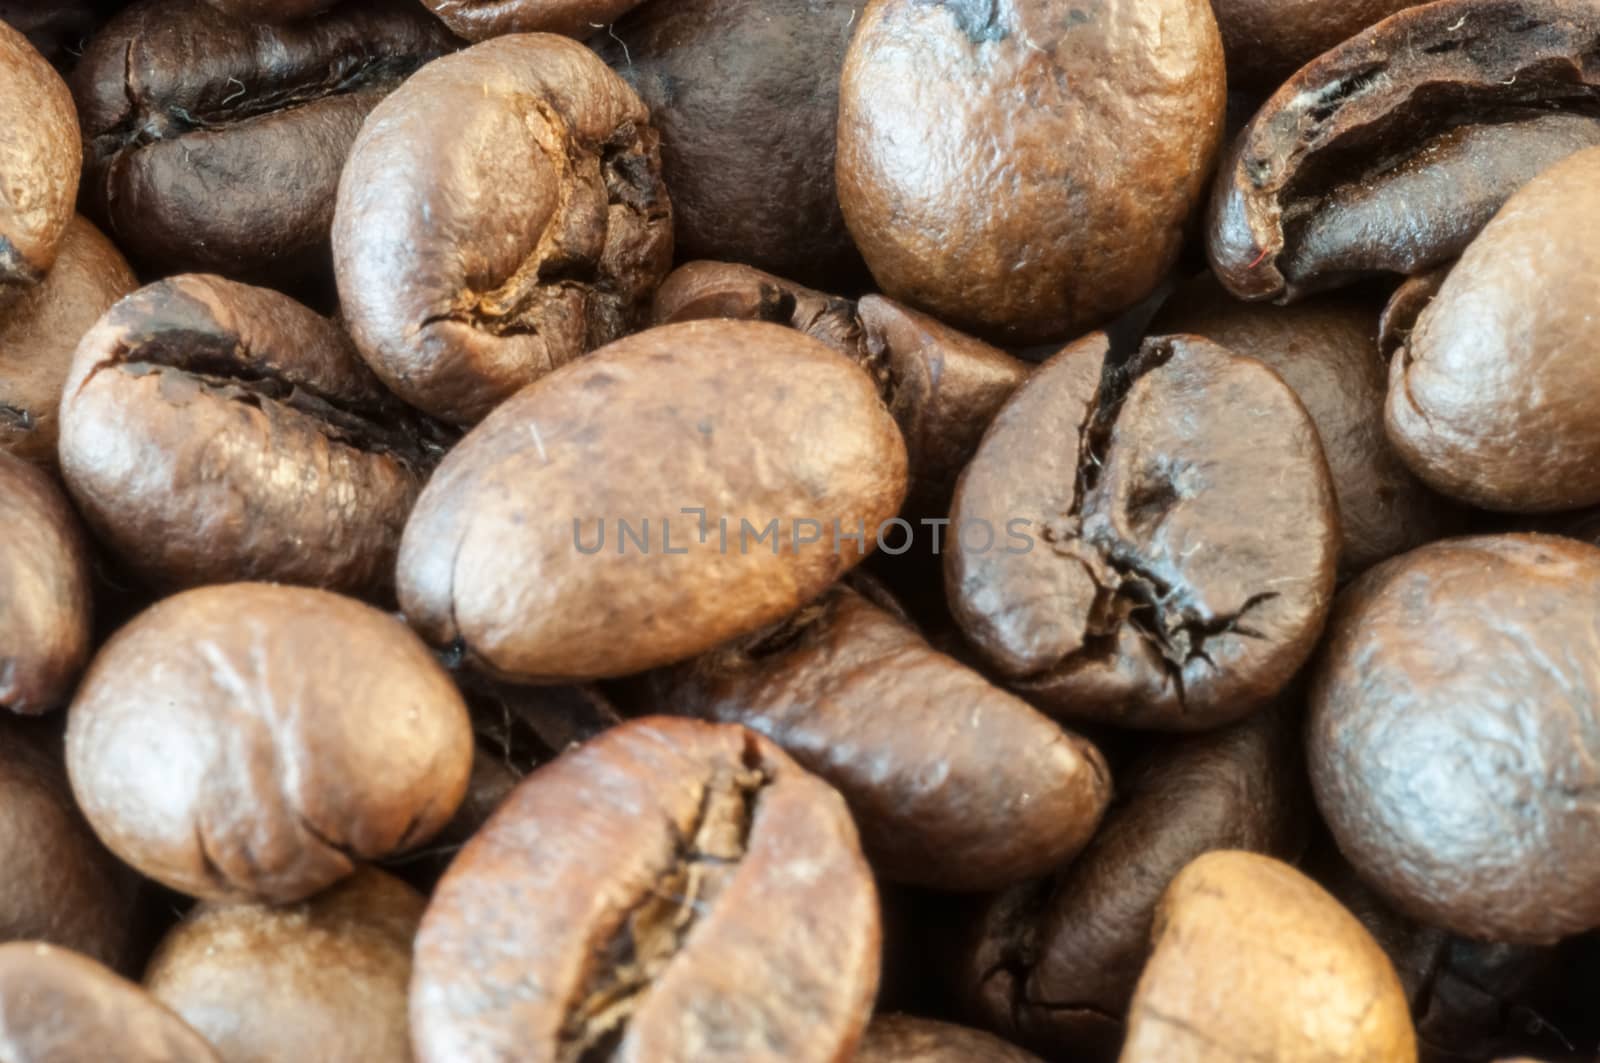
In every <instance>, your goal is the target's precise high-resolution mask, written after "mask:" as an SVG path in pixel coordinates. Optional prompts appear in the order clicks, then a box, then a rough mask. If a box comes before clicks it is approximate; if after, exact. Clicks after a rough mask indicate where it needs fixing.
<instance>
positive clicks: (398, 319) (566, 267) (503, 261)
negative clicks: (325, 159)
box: [333, 34, 672, 423]
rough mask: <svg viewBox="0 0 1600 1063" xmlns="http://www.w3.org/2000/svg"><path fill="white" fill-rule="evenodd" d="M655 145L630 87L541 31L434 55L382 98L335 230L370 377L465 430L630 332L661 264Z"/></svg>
mask: <svg viewBox="0 0 1600 1063" xmlns="http://www.w3.org/2000/svg"><path fill="white" fill-rule="evenodd" d="M657 139H658V138H657V135H656V131H655V130H654V129H653V128H651V126H650V125H649V113H648V112H647V111H646V110H645V107H644V105H643V104H642V103H640V102H639V98H638V97H637V96H635V95H634V93H633V90H632V89H630V88H628V86H627V85H626V84H624V83H623V81H622V80H621V79H620V78H618V77H617V76H616V75H615V74H613V73H612V72H611V71H610V70H609V69H607V68H606V66H605V64H604V63H602V62H600V60H599V59H597V58H596V57H595V55H594V53H593V52H591V51H589V50H588V49H587V48H585V47H584V46H583V45H581V44H578V43H576V42H574V41H570V40H568V39H566V38H564V37H555V36H550V35H547V34H520V35H516V36H511V37H501V38H497V39H495V40H491V41H485V42H484V43H482V44H478V45H475V46H473V47H471V48H468V49H466V50H465V51H462V52H457V53H456V54H454V55H451V56H447V57H445V58H443V59H439V60H436V61H434V62H432V63H430V64H428V66H427V67H425V68H424V69H423V70H421V71H419V72H418V73H417V74H416V75H415V76H413V77H412V78H411V79H410V80H409V81H407V82H406V84H405V85H404V86H403V87H401V89H400V90H399V91H397V92H395V93H394V94H393V95H392V96H390V97H389V98H388V99H386V100H384V101H383V103H381V104H380V105H379V106H378V107H377V108H376V109H375V110H374V111H373V114H372V118H371V120H369V121H368V122H367V124H366V125H365V126H364V127H363V129H362V132H361V135H360V136H359V137H357V139H356V144H355V147H354V148H353V149H352V150H351V153H350V161H349V163H348V164H347V165H346V166H345V170H344V176H343V178H342V180H341V182H340V186H339V204H338V208H337V211H336V216H335V219H334V233H333V246H334V258H335V265H336V269H337V274H338V280H339V294H340V296H341V297H342V299H343V301H344V313H345V315H346V317H347V318H348V321H349V325H350V331H351V335H352V336H354V337H355V341H356V345H357V346H358V347H360V348H361V350H362V353H363V354H364V355H365V356H366V358H367V360H368V362H369V363H370V364H371V365H372V367H373V368H374V369H375V370H377V372H378V375H379V376H381V377H383V379H384V380H385V382H387V383H388V384H389V386H390V387H392V388H393V389H394V390H395V391H396V392H397V393H399V395H400V396H401V397H402V398H404V399H406V400H407V401H408V402H411V403H412V404H414V405H416V406H419V407H421V408H422V409H424V410H427V411H429V412H430V413H433V414H435V415H436V416H439V417H443V418H445V419H447V420H452V421H457V422H460V423H472V422H476V421H478V420H480V419H482V418H483V416H484V415H485V414H487V413H488V412H489V411H490V410H491V409H493V408H494V407H495V406H496V405H497V404H498V403H500V402H501V401H503V400H505V399H507V398H509V397H510V396H511V395H512V394H513V393H514V392H515V391H516V390H517V389H518V388H520V387H522V386H523V385H524V384H527V383H529V382H530V381H532V380H534V379H536V378H538V377H540V376H542V375H544V374H545V373H547V372H549V371H550V370H551V369H554V368H556V367H558V366H561V365H563V364H565V363H567V362H570V361H571V360H573V359H574V358H577V357H578V356H579V355H581V354H583V353H585V352H587V351H590V350H593V349H594V348H595V347H599V346H601V345H603V344H605V343H609V342H610V341H612V340H615V339H618V338H619V337H621V336H623V335H625V334H626V333H628V332H629V331H631V330H632V329H633V328H634V327H635V326H636V325H637V324H638V323H639V322H640V320H641V319H642V318H643V317H644V315H645V313H646V311H647V310H648V307H649V301H650V295H651V293H652V292H653V291H654V290H655V287H656V285H657V284H659V283H660V281H661V278H662V277H664V276H666V274H667V271H668V269H669V268H670V267H671V263H672V210H671V207H670V205H669V203H668V200H667V193H666V188H665V186H664V185H663V184H662V181H661V164H660V160H659V158H658V153H657V146H656V145H657ZM486 144H492V145H494V149H493V150H492V151H491V150H485V149H484V145H486Z"/></svg>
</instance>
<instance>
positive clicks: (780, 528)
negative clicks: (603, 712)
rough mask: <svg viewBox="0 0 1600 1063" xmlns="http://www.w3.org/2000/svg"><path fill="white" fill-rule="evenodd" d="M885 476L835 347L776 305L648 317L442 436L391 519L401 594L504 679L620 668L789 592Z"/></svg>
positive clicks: (878, 502)
mask: <svg viewBox="0 0 1600 1063" xmlns="http://www.w3.org/2000/svg"><path fill="white" fill-rule="evenodd" d="M905 489H906V455H905V444H904V443H903V442H902V441H901V438H900V432H899V430H898V429H897V428H896V427H895V424H894V421H893V419H892V418H891V417H890V416H889V413H888V411H887V410H886V409H885V408H884V407H883V404H882V402H881V401H880V400H879V398H878V394H877V390H876V388H875V387H874V386H873V382H872V380H871V379H870V378H869V377H868V376H867V375H866V374H865V373H863V372H861V371H860V369H858V368H857V367H856V366H854V365H852V364H851V363H850V362H849V361H847V360H846V359H844V358H842V357H840V356H839V355H837V354H835V353H833V352H832V351H830V350H828V349H827V348H826V347H824V346H823V345H822V344H820V343H818V342H817V341H815V340H811V339H808V338H807V337H805V336H802V335H799V334H798V333H796V332H794V331H793V330H791V329H785V328H779V327H777V326H775V325H768V324H758V323H750V322H734V321H703V322H690V323H687V324H682V325H670V326H667V327H664V328H657V329H651V330H649V331H647V332H642V333H639V334H637V335H635V336H632V337H629V338H628V339H626V340H622V341H620V342H618V343H616V344H614V345H612V346H610V347H608V348H606V349H605V350H602V351H598V352H596V353H594V354H592V355H590V356H589V357H587V358H583V359H581V360H580V361H578V362H576V363H574V364H572V365H569V366H567V367H565V368H564V369H562V370H560V371H558V372H556V373H553V374H551V375H550V376H548V377H546V378H544V379H543V380H540V381H539V382H537V383H535V384H533V385H531V386H530V387H528V388H527V389H526V390H524V391H523V392H522V393H521V394H519V395H517V396H516V397H515V398H514V399H512V400H511V401H509V402H507V403H506V404H505V405H503V406H501V407H500V408H499V409H498V410H496V411H495V412H494V413H493V414H491V415H490V417H489V418H488V419H487V420H485V421H484V422H483V424H481V425H479V426H478V427H477V428H476V429H475V430H474V431H472V432H471V433H470V434H469V435H468V436H467V437H466V438H465V439H464V440H462V442H461V443H460V444H459V445H458V446H457V447H456V448H455V449H454V450H453V451H451V452H450V454H449V455H448V456H447V457H446V458H445V460H444V461H443V462H442V463H441V464H440V466H439V470H438V472H437V473H436V474H435V475H434V477H433V479H432V481H431V482H430V483H429V484H428V487H427V489H426V490H425V491H424V492H423V495H422V497H421V499H420V500H419V502H418V503H417V508H416V510H415V512H414V513H413V515H412V518H411V521H410V523H409V524H408V525H407V526H406V532H405V538H404V540H403V541H402V543H401V549H400V566H399V589H400V602H401V605H402V606H403V607H404V609H405V613H406V616H407V617H408V618H409V619H410V620H411V622H412V624H414V625H415V626H416V627H417V628H418V630H420V631H421V632H422V633H423V635H424V636H425V637H426V638H427V639H428V640H429V641H430V642H432V643H433V644H434V645H436V646H449V647H453V648H454V649H455V650H457V651H458V652H460V653H462V654H464V655H465V657H466V658H467V659H469V660H471V661H472V662H474V663H475V664H477V665H478V666H480V667H482V668H484V669H485V670H488V671H490V672H492V673H494V674H496V675H498V676H500V677H502V678H505V679H509V680H513V681H534V682H561V681H571V680H581V679H590V678H596V677H613V676H622V675H629V674H631V673H634V672H638V671H642V670H644V669H646V668H652V667H656V666H659V665H663V664H668V663H671V662H674V661H678V660H683V659H685V658H688V657H692V656H694V655H696V654H698V653H703V652H705V651H706V650H709V649H711V648H713V647H715V646H717V645H720V644H721V643H723V642H726V641H727V640H729V639H731V638H734V637H736V636H739V635H742V634H746V633H748V632H750V631H753V630H755V629H756V628H759V627H761V626H763V625H765V624H770V623H773V622H774V621H777V620H779V619H781V618H783V617H784V616H787V615H788V614H790V613H792V612H794V610H795V609H797V608H798V607H799V606H801V605H803V604H804V603H805V602H807V601H809V600H810V599H812V598H814V597H816V596H817V595H818V594H820V593H821V592H822V591H823V590H825V589H826V588H827V587H828V586H829V585H830V584H831V583H833V582H834V581H835V580H836V579H838V578H839V577H840V576H841V575H843V574H844V573H845V572H846V571H848V570H849V569H850V568H852V567H853V566H854V565H856V564H858V563H859V562H860V561H861V559H862V557H863V556H865V552H866V551H867V550H868V549H870V548H871V546H872V544H873V543H874V540H875V535H876V529H877V528H878V527H879V525H880V524H882V523H883V522H885V521H887V520H889V519H891V518H892V517H893V516H894V515H895V513H896V512H897V511H898V509H899V507H900V503H901V500H902V499H903V498H904V496H905ZM646 521H648V522H649V523H648V525H646V524H645V522H646ZM835 525H837V528H838V531H837V533H836V532H835ZM863 529H865V531H864V537H858V538H856V539H847V538H844V536H848V535H855V536H863ZM630 536H631V538H630ZM758 537H760V538H759V539H758Z"/></svg>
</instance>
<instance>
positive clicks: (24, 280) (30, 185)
mask: <svg viewBox="0 0 1600 1063" xmlns="http://www.w3.org/2000/svg"><path fill="white" fill-rule="evenodd" d="M0 128H4V129H5V131H6V132H5V139H4V140H3V141H0V312H3V311H4V309H5V304H6V303H8V302H10V301H12V300H14V299H16V298H17V297H18V296H19V295H21V294H22V293H23V292H24V291H26V290H27V289H29V288H32V287H33V286H34V285H36V284H38V283H39V282H40V281H41V280H43V279H44V275H45V273H46V271H48V270H49V269H50V267H51V266H52V265H54V264H55V260H56V252H57V250H58V249H59V248H60V246H61V240H62V238H63V237H64V236H65V235H66V232H67V226H68V224H69V223H71V221H72V205H73V202H74V201H75V200H76V199H77V195H78V169H79V167H80V166H81V165H82V160H83V154H82V147H81V146H80V143H79V140H78V116H77V114H76V113H75V112H74V111H73V109H72V94H71V93H69V92H68V91H67V86H66V85H65V84H64V83H63V82H62V80H61V76H60V75H59V74H57V73H56V72H55V71H54V70H53V69H51V67H50V64H49V63H48V62H46V61H45V58H44V56H42V55H40V54H39V52H38V51H37V50H36V49H35V48H34V47H33V45H32V44H30V43H28V39H27V38H26V37H24V36H23V35H22V34H21V33H18V32H17V31H16V30H14V29H12V28H11V27H10V26H9V25H7V24H6V23H5V22H4V21H0ZM0 320H3V319H0Z"/></svg>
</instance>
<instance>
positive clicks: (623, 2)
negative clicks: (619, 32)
mask: <svg viewBox="0 0 1600 1063" xmlns="http://www.w3.org/2000/svg"><path fill="white" fill-rule="evenodd" d="M639 2H640V0H422V3H423V4H424V6H426V7H427V9H428V10H429V11H432V12H433V13H434V14H435V15H438V16H439V19H440V21H442V22H443V23H444V24H445V25H446V26H449V27H450V30H451V32H452V33H455V34H456V35H457V36H460V37H465V38H466V39H467V40H469V41H486V40H488V39H489V38H490V37H502V36H504V35H506V34H508V33H561V34H565V35H566V36H568V37H587V36H589V35H590V34H591V33H593V32H594V31H595V30H597V29H602V28H606V27H608V26H609V24H610V23H612V22H615V21H616V20H617V19H619V18H621V17H622V16H623V15H624V14H626V13H627V12H628V11H629V10H631V9H632V8H635V7H637V6H639Z"/></svg>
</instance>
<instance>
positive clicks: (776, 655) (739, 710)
mask: <svg viewBox="0 0 1600 1063" xmlns="http://www.w3.org/2000/svg"><path fill="white" fill-rule="evenodd" d="M648 689H649V690H650V694H651V697H650V703H651V704H654V705H660V706H664V707H668V708H670V709H671V710H672V711H673V712H675V713H682V714H685V715H692V716H699V717H702V718H704V719H709V720H716V721H719V722H722V723H740V724H744V725H745V726H746V727H749V728H751V729H752V730H755V731H759V732H761V733H762V734H764V735H766V736H767V737H768V738H770V739H772V740H773V741H774V742H776V743H777V744H778V745H779V746H781V747H783V750H784V752H786V753H788V754H789V755H790V756H792V757H794V758H795V759H796V760H797V761H799V762H800V764H801V766H803V767H805V768H806V769H807V770H809V771H813V772H816V773H817V774H818V775H820V776H821V777H822V778H824V779H826V780H827V781H828V782H830V783H832V784H833V785H834V786H836V787H838V788H839V791H840V793H842V794H843V795H844V798H845V801H847V802H848V803H849V805H850V809H851V812H852V813H854V815H855V818H856V824H857V826H858V827H859V828H860V830H861V835H862V846H863V848H865V849H866V852H867V856H868V858H869V859H870V860H871V861H872V862H873V866H874V867H875V868H876V869H877V870H878V872H879V873H880V874H882V875H884V876H886V877H888V878H890V879H893V880H895V881H899V882H910V883H914V884H918V885H923V886H929V887H932V888H934V889H942V890H973V891H986V890H993V889H999V888H1000V887H1002V886H1007V885H1010V884H1011V883H1013V882H1016V881H1018V880H1020V879H1024V878H1029V877H1031V876H1034V875H1039V874H1042V873H1043V872H1045V871H1047V870H1049V869H1050V868H1053V867H1055V866H1057V865H1059V864H1062V863H1065V862H1067V861H1069V860H1071V859H1072V857H1073V856H1074V855H1075V854H1076V853H1077V852H1078V850H1080V849H1082V848H1083V846H1084V844H1085V843H1086V842H1088V840H1089V838H1090V836H1091V835H1092V834H1093V833H1094V830H1095V827H1096V826H1097V825H1098V824H1099V822H1100V816H1101V814H1102V813H1103V812H1104V811H1105V807H1106V803H1107V802H1108V801H1109V800H1110V798H1111V780H1110V776H1109V773H1108V772H1107V769H1106V765H1105V761H1104V759H1103V758H1102V757H1101V756H1100V753H1099V751H1098V750H1096V749H1095V748H1094V746H1092V745H1090V744H1089V743H1088V742H1086V741H1084V740H1083V739H1081V738H1079V737H1078V736H1077V735H1074V734H1071V733H1069V732H1064V731H1062V730H1061V728H1059V727H1057V726H1056V725H1055V724H1054V723H1052V722H1050V721H1049V720H1047V719H1045V718H1044V717H1043V716H1041V715H1039V713H1037V712H1035V711H1034V710H1033V709H1032V708H1031V707H1030V706H1029V705H1027V704H1026V703H1025V702H1023V701H1020V700H1018V699H1017V698H1015V697H1014V696H1012V695H1011V694H1008V693H1006V692H1005V691H1003V690H1001V689H999V688H998V687H995V686H993V685H991V684H990V683H989V682H988V680H986V679H984V678H983V677H982V676H981V675H979V674H978V673H977V672H975V671H973V670H972V669H970V668H968V667H966V666H965V665H963V664H961V663H959V662H958V661H956V660H954V659H952V658H950V657H946V656H945V655H944V654H942V653H938V652H936V651H935V650H934V649H933V647H932V646H930V645H928V643H927V642H926V640H924V639H923V638H922V636H921V635H919V634H918V633H917V632H916V630H915V629H914V628H912V627H911V626H910V625H909V624H907V623H905V622H904V621H903V620H901V619H899V618H898V617H896V616H894V615H893V614H891V613H889V612H887V611H886V610H884V609H881V608H879V607H878V606H876V605H873V604H872V603H871V602H869V601H868V600H867V599H866V598H864V597H862V596H861V595H860V594H857V593H856V592H855V591H853V590H850V589H849V588H847V587H843V586H838V587H834V588H832V589H830V590H829V591H828V592H827V593H825V594H824V595H823V596H822V597H821V598H819V599H818V600H817V601H815V602H813V603H811V604H810V605H807V606H805V607H804V608H803V609H801V610H800V612H799V613H798V614H796V615H795V616H793V617H790V618H789V619H787V620H785V621H783V622H781V623H780V624H778V625H776V626H775V627H774V628H769V629H767V630H764V631H761V632H757V633H755V634H753V635H750V636H748V637H746V638H744V639H740V640H737V641H735V642H733V643H730V644H729V645H727V646H724V647H721V648H720V649H717V650H714V651H712V652H711V653H709V654H706V655H705V656H703V657H700V658H697V659H696V660H694V661H690V662H688V663H686V664H684V665H680V666H678V667H676V668H673V669H668V670H667V671H666V672H664V673H661V674H658V675H656V676H653V677H652V678H651V681H650V682H649V684H648Z"/></svg>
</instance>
